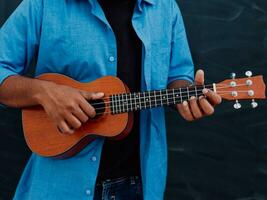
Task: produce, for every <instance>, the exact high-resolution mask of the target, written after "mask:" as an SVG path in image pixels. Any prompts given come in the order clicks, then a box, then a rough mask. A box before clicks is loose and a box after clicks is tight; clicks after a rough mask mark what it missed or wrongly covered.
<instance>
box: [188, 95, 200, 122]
mask: <svg viewBox="0 0 267 200" xmlns="http://www.w3.org/2000/svg"><path fill="white" fill-rule="evenodd" d="M189 105H190V108H191V109H190V110H191V112H192V114H193V116H194V118H195V119H200V118H201V117H202V116H203V114H202V112H201V110H200V108H199V105H198V103H197V99H196V97H191V98H190V101H189Z"/></svg>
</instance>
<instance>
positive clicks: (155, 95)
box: [154, 90, 157, 107]
mask: <svg viewBox="0 0 267 200" xmlns="http://www.w3.org/2000/svg"><path fill="white" fill-rule="evenodd" d="M154 98H155V107H157V93H156V90H154Z"/></svg>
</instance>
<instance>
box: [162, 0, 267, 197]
mask: <svg viewBox="0 0 267 200" xmlns="http://www.w3.org/2000/svg"><path fill="white" fill-rule="evenodd" d="M178 4H179V6H180V8H181V11H182V14H183V16H184V20H185V25H186V28H187V34H188V39H189V43H190V47H191V51H192V54H193V59H194V63H195V66H196V67H197V68H203V69H205V71H206V76H207V82H213V81H218V80H223V79H225V78H229V75H230V73H231V72H235V73H236V74H237V75H238V76H244V72H245V71H246V70H251V71H253V72H254V74H263V75H264V76H265V77H267V70H266V69H267V1H260V0H235V1H230V0H201V1H199V0H178ZM258 103H259V108H257V109H255V110H254V109H252V108H251V105H250V102H245V103H243V104H242V109H241V110H238V111H236V110H234V109H233V102H231V103H227V102H224V103H223V104H222V105H220V106H218V108H217V109H216V114H215V115H214V116H212V117H209V118H206V119H203V120H200V121H198V122H195V123H187V122H185V121H183V120H182V119H181V118H180V117H179V116H177V115H176V113H174V112H171V111H169V110H168V111H167V124H168V125H167V127H168V145H169V169H168V173H169V174H168V185H167V191H166V199H170V200H176V199H182V200H187V199H188V200H189V199H190V200H191V199H194V200H202V199H203V200H206V199H207V200H214V199H216V200H228V199H230V200H232V199H236V200H241V199H242V200H248V199H251V200H252V199H253V200H263V199H267V118H266V115H267V103H266V101H260V102H258Z"/></svg>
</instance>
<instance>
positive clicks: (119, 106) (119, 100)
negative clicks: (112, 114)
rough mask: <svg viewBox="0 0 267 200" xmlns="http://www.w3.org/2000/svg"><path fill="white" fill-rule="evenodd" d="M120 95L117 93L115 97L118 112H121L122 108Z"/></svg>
mask: <svg viewBox="0 0 267 200" xmlns="http://www.w3.org/2000/svg"><path fill="white" fill-rule="evenodd" d="M120 96H121V95H117V97H118V108H119V113H121V110H122V109H121V107H122V106H121V99H120Z"/></svg>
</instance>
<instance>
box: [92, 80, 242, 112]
mask: <svg viewBox="0 0 267 200" xmlns="http://www.w3.org/2000/svg"><path fill="white" fill-rule="evenodd" d="M244 85H246V84H239V85H236V87H240V86H244ZM210 86H211V85H210ZM230 87H231V86H229V85H228V86H227V87H216V89H224V88H230ZM171 90H172V89H170V91H171ZM174 90H175V91H176V90H179V89H174ZM202 90H203V89H199V90H194V91H190V92H191V93H193V92H200V91H202ZM190 92H189V94H190ZM218 92H219V91H218ZM218 92H217V94H218ZM220 92H223V91H220ZM226 92H229V91H226ZM237 92H238V91H237ZM125 94H130V93H125ZM132 94H138V93H132ZM179 94H186V96H188V92H187V91H183V92H179ZM138 95H139V94H138ZM170 95H171V96H172V95H173V94H157V95H153V96H152V97H163V96H168V97H169V96H170ZM186 96H183V95H182V96H179V97H177V98H181V97H182V98H183V97H186ZM146 98H149V96H146V97H144V96H143V97H139V98H138V99H139V100H141V99H146ZM102 99H110V97H106V98H102ZM133 99H135V98H130V99H129V100H133ZM124 101H126V100H125V99H124V100H121V99H119V100H116V101H114V102H115V103H118V102H119V103H121V102H124ZM111 102H112V101H106V102H105V103H111ZM100 104H104V103H103V102H99V103H92V104H90V105H91V106H94V105H100ZM99 109H103V108H99Z"/></svg>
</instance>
